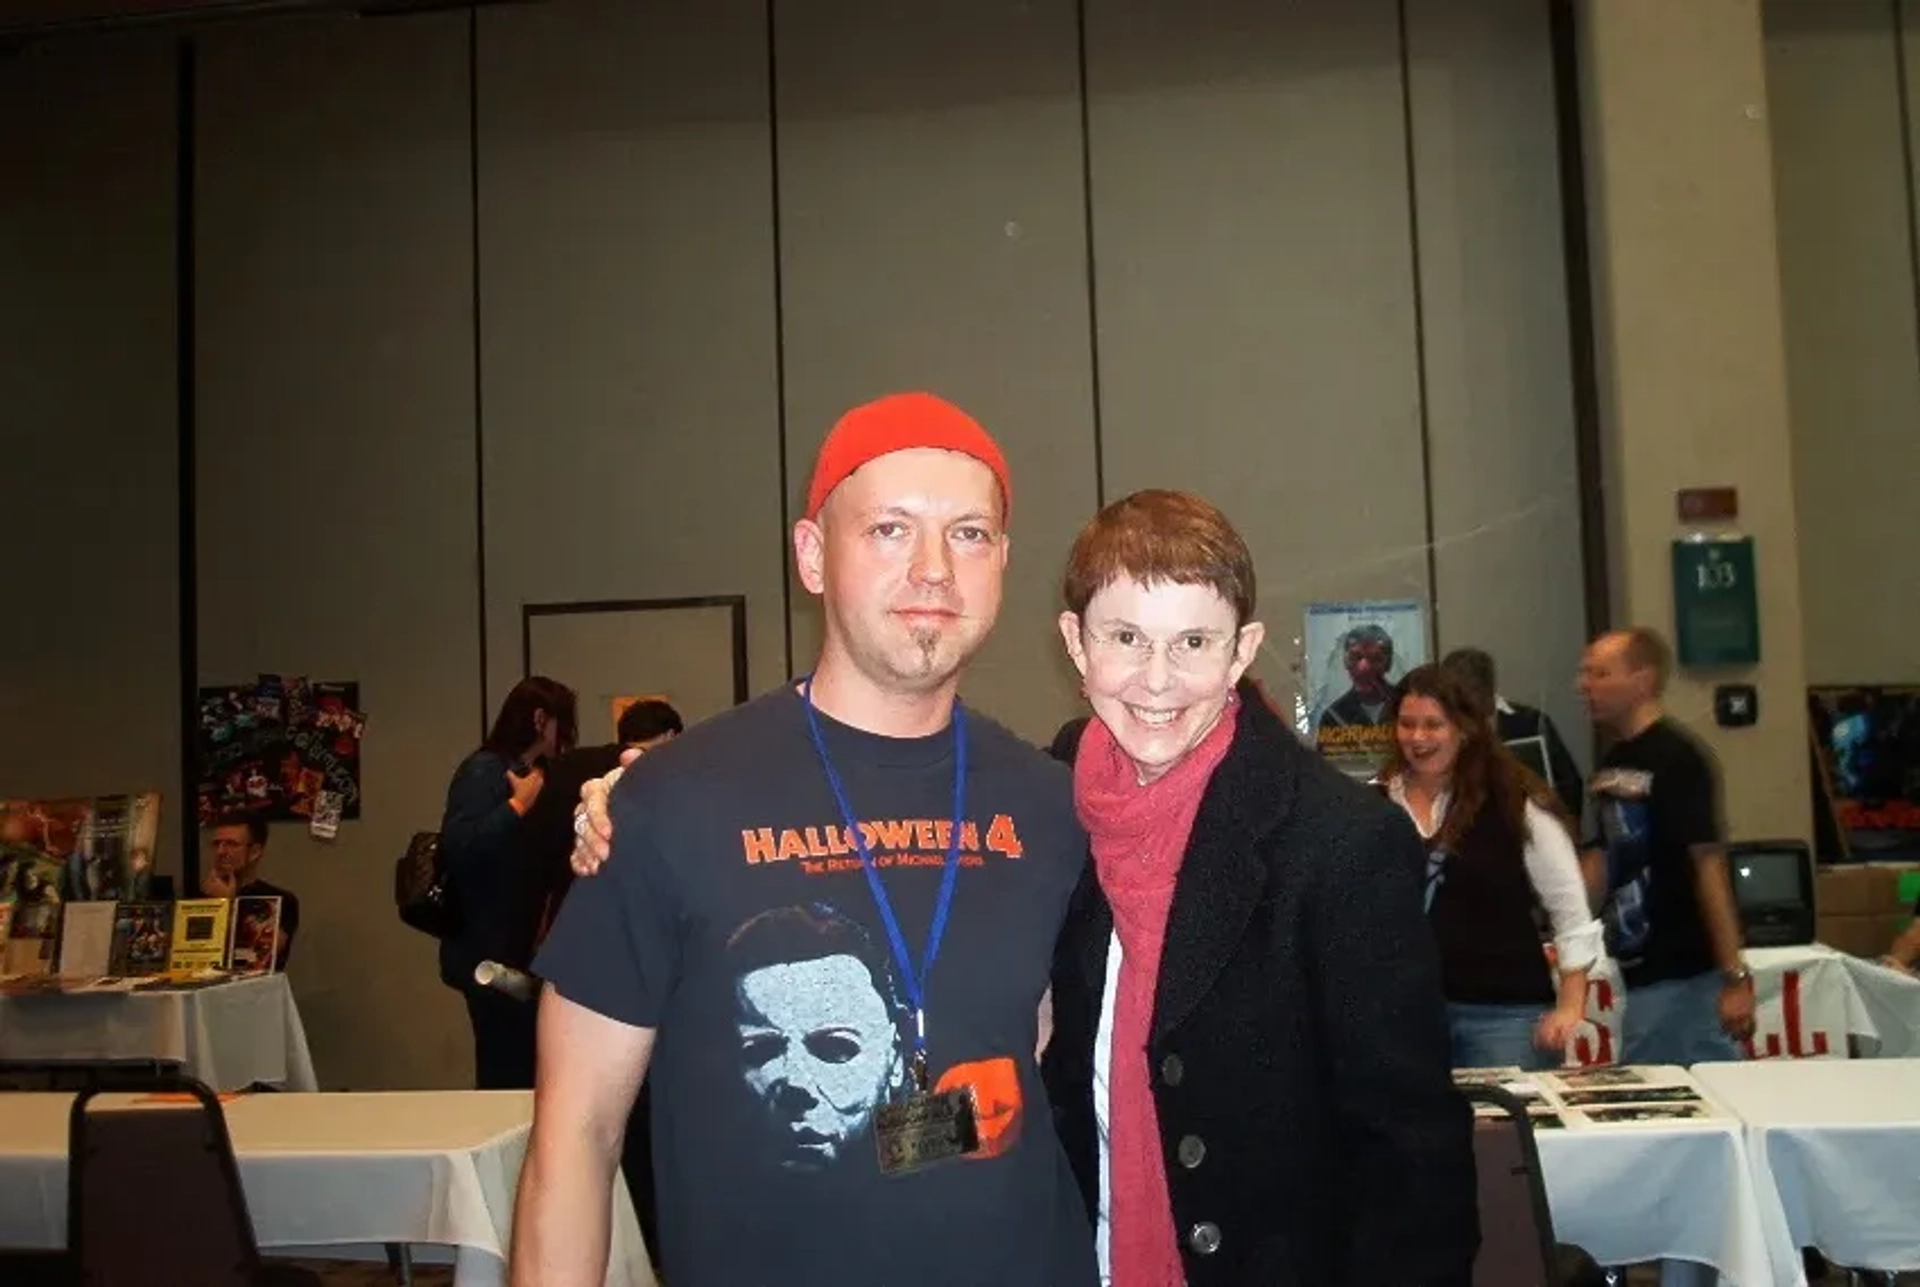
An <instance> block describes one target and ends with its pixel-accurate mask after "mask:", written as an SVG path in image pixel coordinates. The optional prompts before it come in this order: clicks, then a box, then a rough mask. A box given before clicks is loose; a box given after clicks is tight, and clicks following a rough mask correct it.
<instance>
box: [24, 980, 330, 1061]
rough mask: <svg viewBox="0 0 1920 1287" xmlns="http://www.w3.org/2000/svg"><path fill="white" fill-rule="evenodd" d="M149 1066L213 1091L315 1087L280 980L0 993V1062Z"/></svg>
mask: <svg viewBox="0 0 1920 1287" xmlns="http://www.w3.org/2000/svg"><path fill="white" fill-rule="evenodd" d="M147 1060H153V1061H158V1062H162V1063H174V1064H179V1065H180V1067H181V1071H182V1072H185V1073H187V1074H188V1075H190V1076H193V1077H197V1078H199V1079H200V1080H201V1081H203V1082H205V1083H206V1084H207V1085H209V1086H212V1087H213V1088H214V1089H216V1090H241V1089H244V1088H245V1087H247V1086H250V1085H252V1084H253V1083H254V1082H264V1083H266V1084H268V1085H272V1086H283V1087H285V1088H286V1089H288V1090H315V1089H318V1087H319V1082H318V1081H317V1080H316V1078H315V1077H314V1072H313V1055H312V1053H311V1052H309V1051H308V1049H307V1030H306V1028H305V1027H304V1026H303V1025H302V1024H301V1022H300V1009H299V1007H298V1006H296V1005H295V1004H294V1003H293V989H292V988H290V987H288V986H287V976H286V975H284V974H266V975H259V976H257V977H254V978H246V979H234V980H232V981H231V982H227V983H221V984H217V985H215V986H212V987H203V988H192V989H186V990H183V991H178V992H80V993H74V992H64V993H61V992H55V993H47V994H45V995H40V996H20V997H0V1064H65V1063H111V1062H114V1061H147Z"/></svg>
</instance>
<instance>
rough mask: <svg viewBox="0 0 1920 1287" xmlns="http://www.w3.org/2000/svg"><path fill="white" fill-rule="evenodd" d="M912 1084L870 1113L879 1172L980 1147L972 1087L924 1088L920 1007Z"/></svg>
mask: <svg viewBox="0 0 1920 1287" xmlns="http://www.w3.org/2000/svg"><path fill="white" fill-rule="evenodd" d="M914 1026H915V1028H916V1032H915V1040H914V1047H913V1061H912V1063H911V1064H910V1065H909V1066H908V1067H909V1073H910V1075H911V1079H912V1083H913V1085H912V1089H911V1090H910V1091H909V1092H908V1094H907V1097H906V1098H905V1099H900V1100H895V1101H894V1102H893V1103H891V1104H883V1105H881V1106H880V1109H879V1111H878V1112H876V1113H875V1114H874V1117H873V1138H874V1141H875V1142H876V1143H877V1144H878V1145H879V1147H880V1173H881V1174H882V1175H905V1174H908V1173H909V1172H912V1171H918V1170H921V1169H923V1168H925V1167H929V1166H932V1165H934V1164H935V1163H936V1162H945V1161H949V1160H951V1159H953V1158H956V1157H966V1156H968V1155H970V1154H973V1153H977V1152H979V1150H980V1121H979V1117H978V1114H977V1111H976V1105H975V1104H974V1097H973V1087H972V1086H960V1087H957V1088H955V1089H953V1090H947V1091H941V1092H940V1093H939V1094H934V1093H932V1092H931V1091H929V1090H928V1089H927V1031H926V1027H927V1025H926V1016H925V1014H924V1013H916V1014H915V1015H914Z"/></svg>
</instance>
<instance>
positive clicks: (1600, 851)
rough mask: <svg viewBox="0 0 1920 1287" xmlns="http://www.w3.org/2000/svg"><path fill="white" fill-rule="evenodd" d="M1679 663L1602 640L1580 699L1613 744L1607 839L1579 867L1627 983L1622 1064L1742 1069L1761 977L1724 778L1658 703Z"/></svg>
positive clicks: (1604, 816)
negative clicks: (1731, 863) (1724, 803)
mask: <svg viewBox="0 0 1920 1287" xmlns="http://www.w3.org/2000/svg"><path fill="white" fill-rule="evenodd" d="M1672 666H1673V654H1672V651H1671V650H1670V649H1669V648H1668V647H1667V643H1666V641H1665V640H1664V639H1662V638H1661V637H1660V636H1659V635H1658V634H1656V633H1655V632H1654V631H1652V630H1648V629H1646V628H1644V627H1635V628H1633V629H1630V630H1620V631H1615V632H1613V633H1611V634H1606V635H1602V636H1601V637H1600V638H1599V639H1597V640H1595V641H1594V642H1593V644H1592V645H1591V646H1590V647H1588V649H1587V652H1586V656H1585V658H1584V659H1583V661H1582V663H1581V668H1580V695H1581V697H1582V698H1583V699H1584V700H1585V701H1586V703H1587V709H1588V711H1589V713H1590V714H1591V715H1592V717H1593V722H1594V723H1595V724H1596V725H1598V726H1599V728H1600V730H1601V731H1602V732H1603V733H1605V734H1607V735H1608V736H1609V738H1611V739H1612V744H1611V745H1610V746H1609V747H1608V749H1607V751H1606V754H1605V755H1604V756H1603V757H1602V758H1601V761H1600V767H1599V768H1598V770H1597V771H1596V772H1595V773H1594V775H1593V781H1592V783H1591V785H1590V787H1589V794H1591V796H1592V797H1593V803H1594V809H1595V814H1596V817H1597V820H1598V824H1599V836H1598V838H1597V839H1596V841H1595V842H1594V844H1593V847H1592V848H1591V849H1589V850H1588V851H1587V852H1586V853H1585V854H1583V855H1582V857H1581V863H1582V867H1583V868H1584V870H1585V874H1586V877H1587V885H1588V888H1589V890H1590V891H1591V893H1592V894H1593V896H1594V899H1595V901H1596V903H1597V904H1599V906H1600V909H1601V910H1600V919H1601V921H1602V923H1603V925H1604V926H1605V928H1606V935H1607V950H1608V952H1609V953H1611V954H1612V956H1613V957H1614V959H1615V960H1616V961H1618V962H1619V964H1620V968H1621V972H1622V974H1623V976H1624V978H1625V981H1626V985H1627V997H1626V1013H1625V1018H1624V1022H1623V1025H1622V1026H1623V1032H1622V1034H1621V1047H1622V1049H1621V1062H1623V1063H1629V1064H1679V1065H1681V1066H1683V1067H1684V1066H1686V1065H1690V1064H1695V1063H1701V1062H1705V1061H1708V1060H1718V1059H1737V1058H1739V1057H1740V1055H1739V1051H1738V1048H1737V1047H1736V1046H1735V1045H1734V1044H1733V1043H1734V1042H1737V1041H1744V1040H1746V1039H1747V1038H1748V1037H1751V1036H1752V1035H1753V1009H1754V997H1753V976H1752V974H1751V973H1750V972H1749V971H1748V970H1747V968H1746V966H1745V965H1744V964H1743V963H1742V961H1741V959H1740V919H1739V915H1738V913H1737V911H1736V908H1735V905H1734V900H1733V885H1732V882H1731V880H1730V879H1729V877H1728V875H1727V864H1726V853H1725V850H1724V849H1723V848H1722V839H1723V837H1722V835H1721V826H1720V798H1719V797H1720V787H1719V780H1718V774H1717V772H1716V770H1715V768H1714V765H1713V763H1712V761H1711V760H1710V759H1709V757H1708V755H1707V752H1706V750H1705V749H1704V748H1703V747H1702V746H1701V745H1700V744H1699V742H1698V741H1696V740H1695V739H1694V737H1693V736H1692V734H1690V733H1688V732H1687V731H1686V730H1685V729H1684V728H1682V727H1681V726H1680V725H1679V724H1678V723H1676V722H1675V721H1674V720H1672V719H1671V718H1669V717H1668V716H1667V714H1666V712H1665V710H1664V709H1663V707H1662V704H1661V699H1662V697H1663V695H1664V694H1665V692H1666V686H1667V678H1668V676H1669V674H1670V673H1671V671H1672Z"/></svg>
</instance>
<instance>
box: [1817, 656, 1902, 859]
mask: <svg viewBox="0 0 1920 1287" xmlns="http://www.w3.org/2000/svg"><path fill="white" fill-rule="evenodd" d="M1807 718H1808V726H1809V730H1810V731H1811V733H1812V736H1813V744H1814V750H1815V752H1816V754H1817V756H1818V765H1817V767H1818V769H1819V772H1818V773H1817V774H1816V775H1815V782H1814V790H1815V792H1816V795H1818V794H1820V793H1822V792H1824V793H1825V795H1826V798H1825V799H1824V800H1822V799H1816V800H1815V807H1816V813H1818V812H1819V811H1821V809H1822V808H1824V807H1827V806H1829V805H1830V807H1831V809H1832V818H1833V823H1834V825H1835V826H1836V827H1838V829H1839V833H1840V840H1841V844H1842V847H1843V849H1844V851H1845V852H1846V853H1847V854H1848V855H1850V856H1852V857H1854V858H1865V859H1884V860H1887V861H1894V860H1900V861H1906V860H1911V859H1914V858H1920V687H1911V686H1908V687H1872V688H1870V687H1815V688H1810V689H1809V690H1808V691H1807Z"/></svg>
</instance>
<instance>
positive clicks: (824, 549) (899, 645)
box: [793, 449, 1007, 693]
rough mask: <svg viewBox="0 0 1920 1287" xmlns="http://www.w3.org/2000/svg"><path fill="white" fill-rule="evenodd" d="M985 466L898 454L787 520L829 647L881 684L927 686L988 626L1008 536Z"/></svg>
mask: <svg viewBox="0 0 1920 1287" xmlns="http://www.w3.org/2000/svg"><path fill="white" fill-rule="evenodd" d="M1001 511H1002V505H1001V496H1000V487H999V483H998V481H997V480H996V479H995V478H994V474H993V471H992V470H991V469H988V468H987V467H986V466H985V465H983V464H981V463H980V462H979V461H977V460H975V459H973V458H972V457H971V456H965V455H962V454H960V453H959V452H954V451H940V450H935V449H916V450H913V451H897V452H894V453H892V454H891V455H887V456H881V457H879V458H878V459H876V460H872V461H869V462H868V463H867V464H865V465H862V466H861V467H860V468H859V469H857V470H855V471H854V472H853V473H852V474H851V475H850V476H849V477H848V478H847V480H846V481H845V482H843V483H841V484H840V486H839V487H837V488H835V489H834V491H833V494H832V495H831V496H830V497H829V498H828V500H827V503H826V505H825V507H824V508H823V509H822V511H821V514H820V518H819V521H817V522H814V521H810V520H806V519H803V520H801V521H800V522H799V523H798V524H796V525H795V526H794V538H793V539H794V555H795V559H796V562H797V564H798V566H799V571H800V579H801V581H802V583H804V584H805V585H806V587H807V589H808V590H809V591H811V592H812V593H814V594H817V595H819V596H820V597H821V600H822V602H823V604H824V606H825V609H826V620H827V637H828V642H829V644H830V645H835V644H837V645H838V646H839V647H841V648H842V649H844V650H845V651H846V653H847V655H848V657H849V658H850V659H851V660H852V662H853V664H854V666H855V667H856V668H857V669H858V670H859V672H860V673H861V674H862V675H864V676H865V677H866V678H867V679H868V680H869V681H870V682H872V683H874V684H875V685H876V686H878V687H880V688H881V689H882V690H884V691H888V692H896V693H920V692H929V691H932V690H934V689H937V688H939V687H940V686H941V685H943V684H945V683H946V682H947V681H948V680H950V679H952V678H953V677H954V676H955V675H956V674H958V673H959V671H960V669H961V668H962V667H963V666H965V665H966V663H967V662H968V660H970V659H971V658H972V657H973V655H974V653H976V652H978V651H979V649H980V645H981V644H982V643H984V642H985V641H986V637H987V632H988V631H989V630H991V629H992V628H993V622H994V618H995V617H996V616H998V615H999V612H1000V592H1001V582H1002V580H1003V578H1004V576H1005V574H1006V567H1007V536H1006V533H1005V531H1004V530H1003V528H1002V525H1001Z"/></svg>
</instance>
